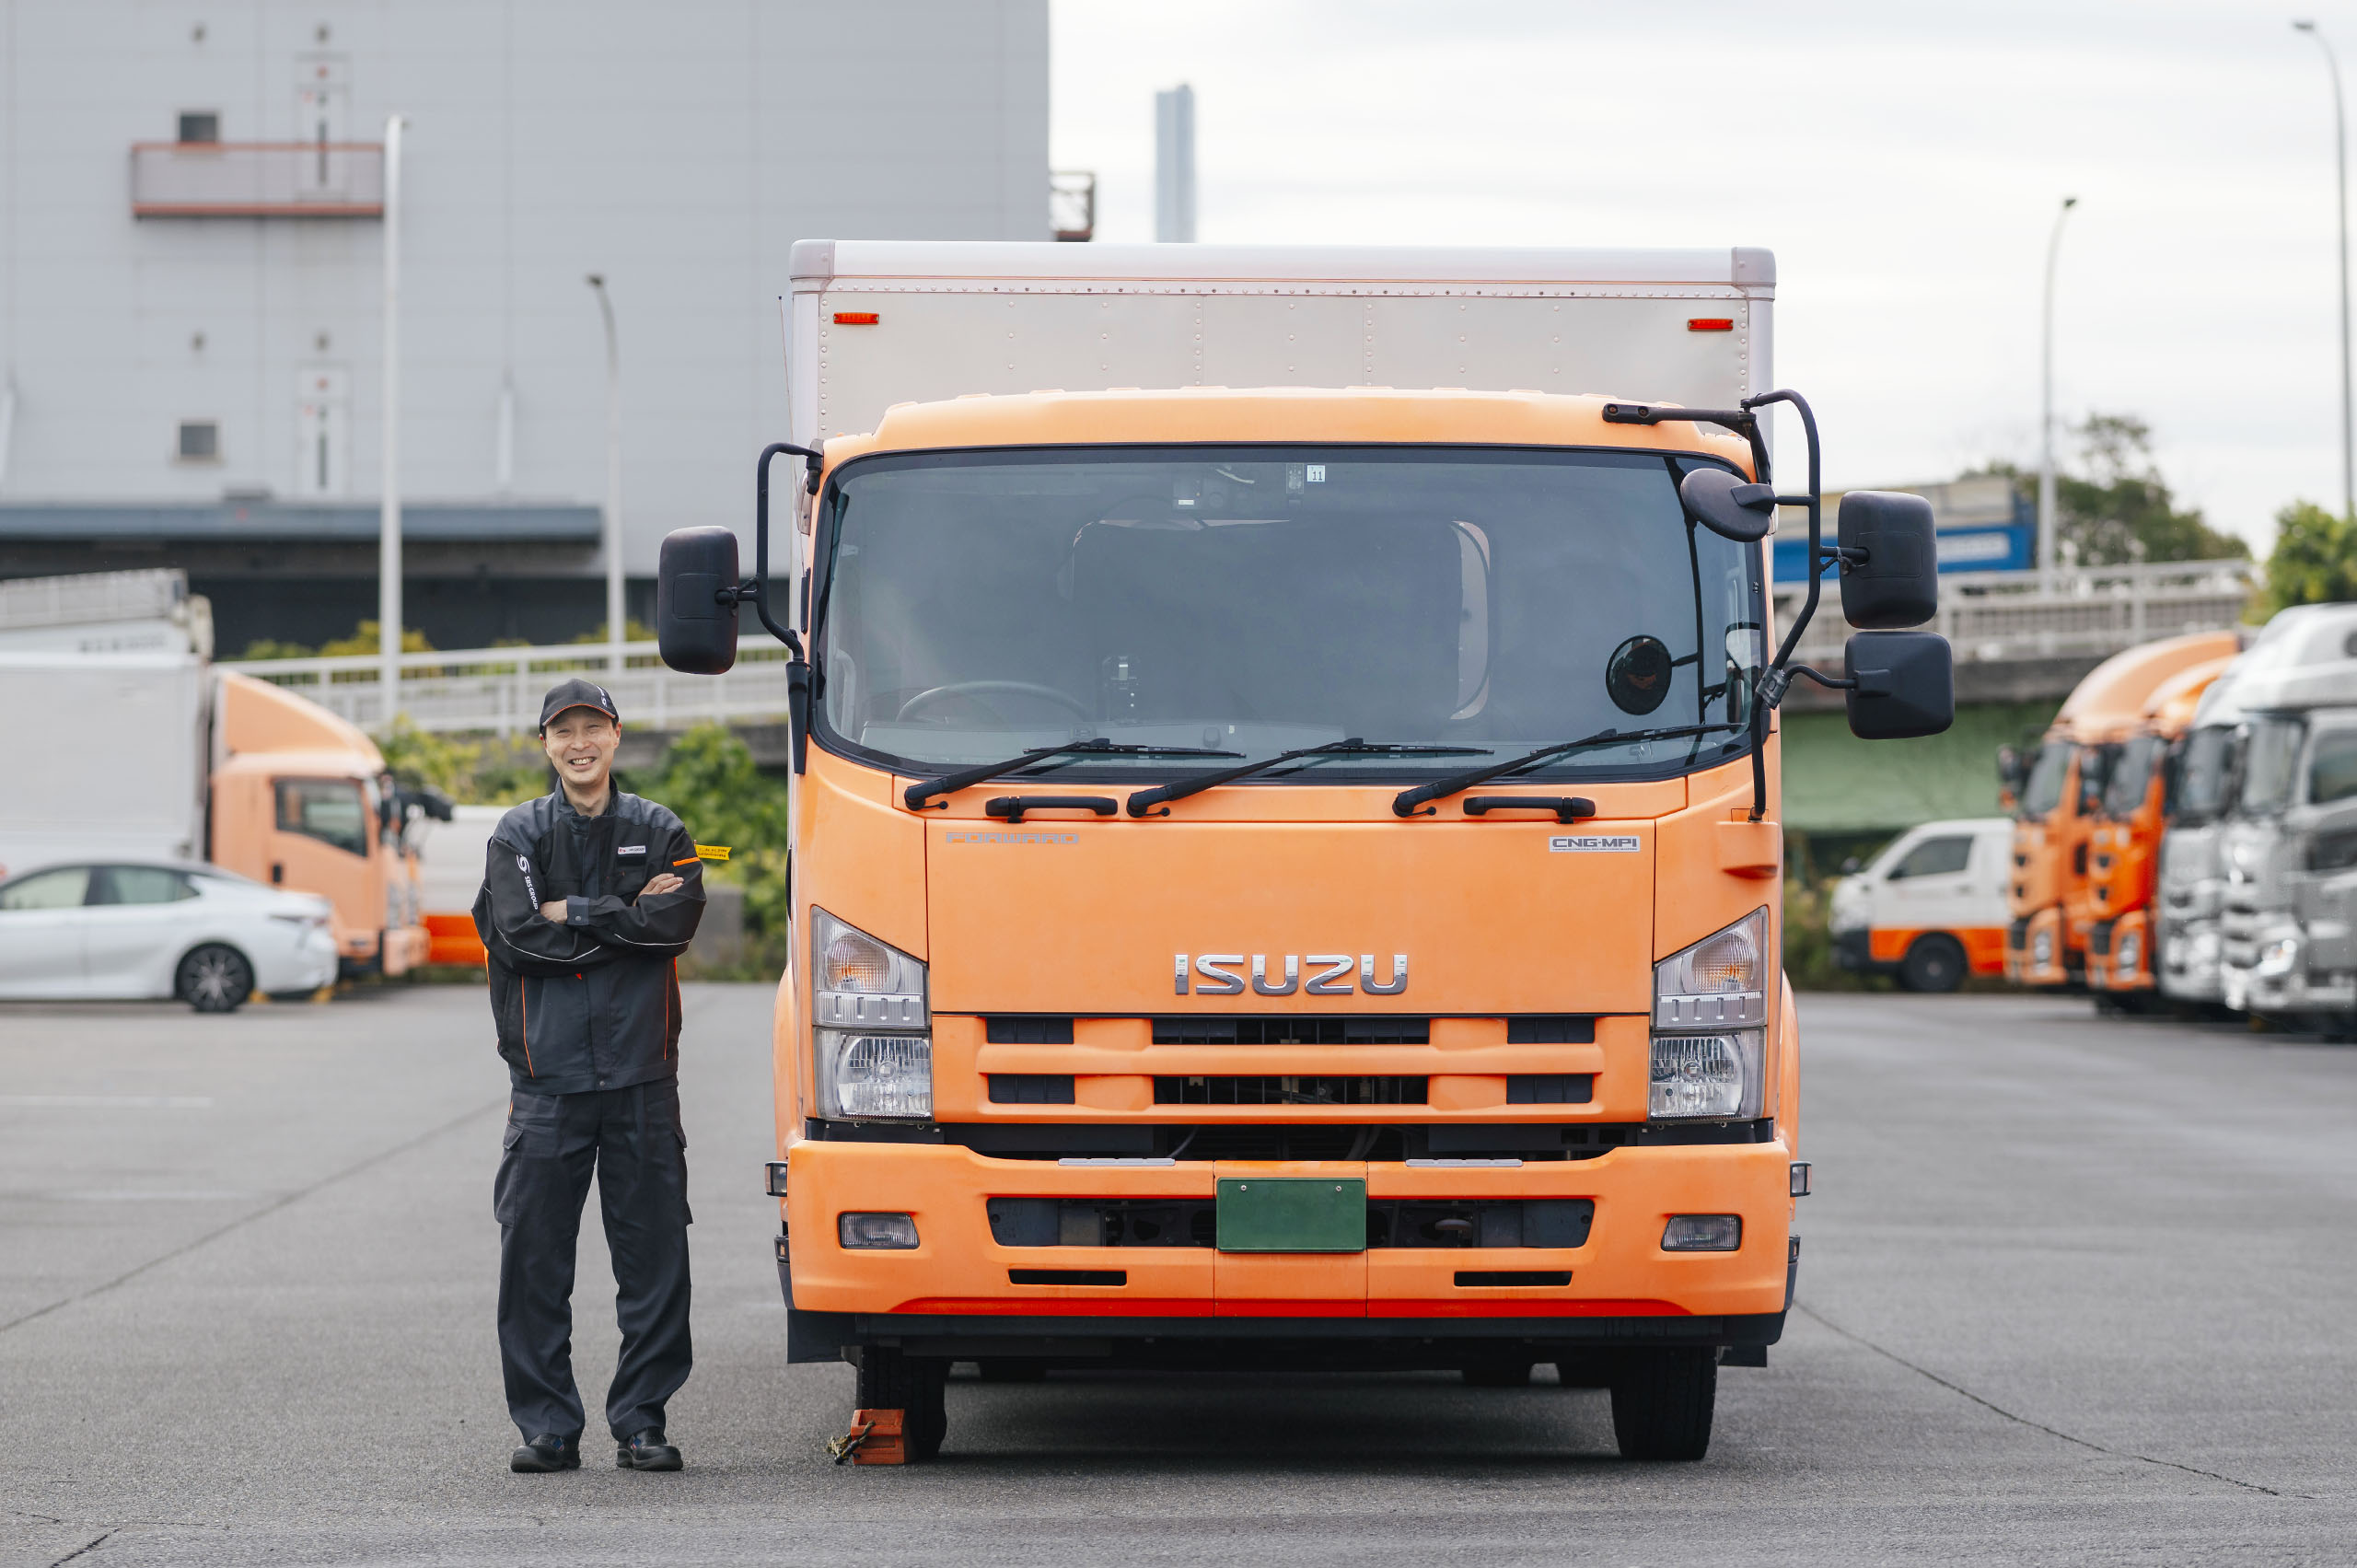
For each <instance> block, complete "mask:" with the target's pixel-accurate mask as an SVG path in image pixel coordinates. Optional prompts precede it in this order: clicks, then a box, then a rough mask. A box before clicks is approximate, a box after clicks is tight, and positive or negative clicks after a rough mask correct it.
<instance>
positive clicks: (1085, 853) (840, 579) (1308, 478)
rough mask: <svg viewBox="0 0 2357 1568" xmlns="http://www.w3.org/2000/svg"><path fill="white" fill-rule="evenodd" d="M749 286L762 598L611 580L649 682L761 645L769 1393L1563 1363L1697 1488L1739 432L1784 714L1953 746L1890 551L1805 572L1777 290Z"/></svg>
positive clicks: (1765, 699)
mask: <svg viewBox="0 0 2357 1568" xmlns="http://www.w3.org/2000/svg"><path fill="white" fill-rule="evenodd" d="M793 272H794V277H793V284H792V290H791V293H790V295H789V296H788V297H787V299H786V301H785V308H786V312H787V331H788V343H789V354H788V360H787V374H788V383H789V391H790V394H791V407H792V410H793V424H792V434H793V435H794V436H795V441H794V442H792V443H785V442H780V443H777V444H774V445H772V447H769V448H768V449H767V450H765V451H764V452H763V453H762V455H761V464H760V470H759V478H758V481H757V489H756V495H757V510H756V519H757V520H756V523H755V543H756V548H757V549H758V551H759V552H760V553H759V563H758V566H757V568H756V571H755V573H754V574H753V575H751V576H750V577H744V578H740V575H739V561H738V548H737V539H736V537H735V535H733V534H732V533H730V532H729V531H728V530H726V529H722V528H695V529H686V530H682V531H680V532H679V533H675V534H674V535H672V536H671V537H670V538H669V539H668V540H666V541H665V544H664V549H663V557H662V568H661V573H660V575H659V578H658V587H657V597H658V603H657V620H658V622H659V624H660V635H661V639H662V645H663V656H664V658H665V659H666V661H667V662H668V663H670V664H671V665H672V666H673V667H674V668H681V669H689V670H695V671H701V672H707V673H714V672H717V671H720V670H723V669H726V668H728V666H729V664H730V663H731V661H733V659H734V658H735V656H736V654H737V638H738V621H737V617H738V613H739V611H740V610H744V609H745V608H747V607H749V608H750V610H751V611H752V612H753V614H754V615H755V616H757V617H758V619H759V621H760V624H761V626H762V627H765V628H766V629H767V630H768V631H769V632H770V633H772V635H774V636H776V637H777V638H778V639H779V640H780V641H782V642H784V644H785V645H787V647H788V648H789V649H790V650H791V652H792V654H793V658H792V661H791V662H790V664H789V666H788V669H789V680H790V682H791V689H792V690H793V691H795V693H796V695H795V701H794V703H793V708H792V713H791V719H792V726H793V753H794V763H793V766H794V770H795V771H794V775H793V795H792V799H791V808H790V815H791V819H792V823H793V835H794V842H793V852H794V902H793V910H794V922H795V926H794V935H793V941H792V944H791V946H790V951H791V952H792V954H793V958H792V960H791V962H790V963H789V965H788V967H787V970H786V972H785V973H784V976H783V978H782V980H781V981H780V984H779V987H778V993H777V1007H776V1014H775V1020H774V1026H773V1034H772V1052H773V1056H772V1061H773V1065H774V1072H775V1081H776V1094H777V1105H776V1111H777V1119H776V1139H777V1142H776V1158H775V1160H774V1161H773V1162H772V1164H771V1165H770V1167H769V1172H768V1175H769V1190H770V1191H771V1192H772V1194H773V1195H774V1196H776V1197H777V1199H778V1200H779V1204H780V1219H781V1227H780V1230H779V1233H778V1236H777V1237H776V1249H777V1264H778V1272H779V1281H780V1285H781V1288H782V1290H783V1292H784V1298H785V1302H786V1306H787V1330H786V1345H787V1354H788V1357H789V1359H791V1360H795V1361H814V1360H815V1361H834V1360H838V1359H841V1360H848V1361H851V1362H853V1363H854V1364H855V1365H856V1366H857V1368H858V1375H857V1396H856V1402H857V1405H858V1406H859V1407H860V1408H862V1409H866V1410H892V1411H902V1412H904V1416H905V1423H904V1427H903V1432H904V1443H905V1452H906V1454H907V1457H908V1458H912V1459H924V1458H930V1457H931V1456H932V1455H933V1454H934V1453H935V1451H937V1450H938V1449H939V1447H940V1446H941V1445H942V1443H943V1441H944V1438H945V1435H946V1432H947V1424H948V1407H947V1402H946V1397H945V1379H946V1374H947V1369H948V1367H949V1365H950V1364H951V1363H952V1362H953V1361H959V1360H963V1361H978V1362H979V1363H980V1364H981V1367H982V1370H983V1373H984V1375H985V1376H1036V1375H1039V1373H1040V1372H1041V1371H1042V1370H1043V1369H1047V1370H1053V1369H1056V1368H1062V1367H1108V1366H1112V1367H1156V1368H1163V1369H1168V1370H1177V1371H1209V1370H1219V1369H1236V1368H1255V1367H1284V1368H1288V1369H1298V1368H1305V1367H1308V1368H1318V1367H1325V1368H1365V1367H1423V1368H1446V1369H1456V1370H1459V1371H1461V1372H1462V1373H1463V1374H1464V1375H1465V1376H1467V1378H1468V1379H1469V1380H1471V1381H1475V1382H1479V1383H1487V1384H1491V1385H1504V1384H1513V1383H1520V1382H1524V1381H1527V1379H1528V1377H1529V1376H1530V1374H1531V1370H1532V1368H1533V1367H1534V1365H1540V1364H1546V1363H1552V1364H1553V1365H1554V1366H1555V1367H1556V1368H1557V1370H1558V1373H1559V1375H1560V1376H1561V1377H1562V1380H1563V1382H1564V1383H1566V1384H1568V1385H1572V1386H1578V1387H1590V1388H1594V1387H1605V1388H1609V1390H1610V1393H1611V1400H1612V1411H1613V1422H1614V1429H1615V1432H1616V1434H1617V1437H1618V1440H1619V1443H1620V1449H1621V1451H1622V1452H1623V1453H1624V1454H1626V1455H1629V1456H1631V1457H1636V1458H1679V1459H1692V1458H1700V1457H1701V1455H1702V1453H1703V1451H1704V1449H1705V1447H1706V1446H1707V1445H1708V1442H1709V1437H1710V1429H1711V1421H1712V1410H1713V1392H1714V1389H1715V1387H1716V1377H1717V1368H1718V1367H1719V1365H1721V1364H1722V1362H1723V1361H1724V1362H1726V1363H1730V1364H1734V1365H1754V1366H1757V1365H1765V1363H1766V1354H1767V1351H1766V1347H1767V1346H1768V1345H1769V1344H1771V1342H1774V1341H1775V1340H1776V1339H1777V1337H1778V1335H1779V1333H1780V1332H1781V1330H1782V1325H1783V1322H1784V1315H1785V1312H1786V1310H1787V1308H1788V1307H1790V1305H1791V1301H1792V1288H1793V1280H1794V1271H1795V1269H1796V1267H1797V1262H1798V1253H1799V1243H1798V1239H1797V1237H1796V1235H1795V1234H1794V1226H1793V1218H1794V1200H1795V1198H1796V1197H1797V1196H1798V1195H1799V1194H1800V1193H1801V1192H1803V1191H1805V1187H1806V1176H1807V1167H1806V1166H1805V1164H1803V1163H1802V1162H1801V1161H1800V1159H1799V1146H1800V1145H1799V1136H1800V1062H1799V1026H1798V1022H1797V1018H1796V1015H1795V1012H1794V1004H1793V999H1792V996H1791V995H1790V993H1789V991H1788V988H1787V987H1786V986H1785V985H1784V983H1783V981H1782V976H1781V974H1780V972H1779V965H1778V962H1777V958H1776V955H1777V953H1778V950H1779V942H1780V940H1781V936H1782V902H1781V893H1782V877H1781V876H1780V872H1781V869H1782V829H1781V826H1780V824H1779V820H1778V802H1779V784H1778V762H1777V758H1778V746H1779V741H1778V738H1777V733H1776V726H1775V724H1774V722H1773V711H1774V706H1775V703H1776V702H1777V700H1778V699H1779V698H1781V696H1782V692H1783V691H1784V688H1785V686H1786V684H1787V683H1788V682H1789V680H1790V679H1792V678H1793V677H1794V674H1796V673H1798V672H1797V671H1796V670H1795V669H1794V668H1793V667H1791V666H1789V665H1788V664H1787V663H1786V662H1785V661H1786V660H1787V659H1788V658H1789V656H1790V653H1791V649H1792V647H1793V646H1794V643H1795V642H1796V639H1797V637H1798V634H1799V633H1800V630H1801V627H1802V625H1804V624H1805V621H1806V618H1807V614H1808V613H1809V612H1810V611H1813V610H1815V608H1816V603H1817V592H1816V591H1815V588H1814V587H1812V591H1811V593H1810V594H1809V596H1808V606H1807V610H1804V612H1803V614H1802V616H1801V617H1800V618H1799V621H1797V622H1796V623H1795V624H1794V625H1792V626H1789V627H1774V626H1771V624H1770V620H1769V615H1770V611H1769V600H1768V598H1767V594H1766V583H1765V580H1764V577H1763V560H1762V553H1763V545H1762V540H1763V537H1764V536H1765V535H1766V534H1767V532H1768V531H1769V529H1770V527H1771V522H1772V518H1773V516H1774V508H1775V506H1776V505H1777V504H1778V502H1779V500H1780V497H1779V495H1778V494H1777V488H1776V487H1774V486H1773V485H1771V483H1770V482H1769V481H1770V473H1769V470H1768V460H1767V459H1768V448H1767V444H1766V434H1767V433H1766V431H1765V430H1764V428H1763V424H1762V419H1761V414H1760V411H1763V410H1769V409H1773V408H1776V407H1779V406H1782V407H1786V408H1789V409H1790V410H1791V411H1792V412H1794V413H1796V414H1798V415H1799V419H1798V424H1799V425H1800V427H1801V428H1800V430H1799V431H1798V432H1796V433H1794V434H1796V435H1797V436H1800V437H1803V438H1805V455H1804V454H1795V458H1796V460H1795V461H1794V465H1793V466H1794V468H1795V469H1796V470H1799V471H1800V472H1802V473H1805V476H1806V484H1805V494H1797V495H1793V494H1788V495H1785V496H1783V497H1781V499H1782V501H1784V502H1785V503H1786V504H1789V505H1801V506H1805V508H1806V512H1807V515H1808V517H1809V529H1810V542H1811V545H1812V547H1813V548H1814V549H1815V552H1816V553H1815V557H1814V558H1815V559H1816V560H1817V563H1818V564H1819V570H1820V573H1822V572H1825V571H1829V570H1831V569H1833V568H1834V567H1835V566H1836V564H1837V563H1838V565H1839V569H1840V577H1841V589H1840V591H1841V603H1842V608H1843V610H1844V612H1845V614H1846V615H1847V616H1848V617H1849V619H1850V620H1851V621H1852V622H1853V623H1854V624H1858V625H1861V626H1864V627H1866V628H1869V630H1865V631H1862V632H1861V633H1859V634H1858V635H1856V636H1855V637H1853V638H1852V639H1851V642H1850V644H1849V648H1848V654H1847V658H1846V665H1845V671H1844V672H1823V673H1816V674H1815V678H1816V679H1821V680H1824V681H1826V682H1828V683H1831V684H1839V685H1843V686H1845V687H1846V688H1847V693H1848V696H1847V700H1848V703H1849V707H1850V714H1851V724H1852V728H1853V730H1855V731H1856V732H1857V733H1859V734H1861V735H1863V736H1866V737H1868V738H1883V737H1901V736H1909V735H1921V734H1930V733H1935V732H1937V731H1938V730H1940V729H1943V728H1945V726H1946V725H1947V723H1948V722H1949V718H1950V716H1951V713H1952V708H1953V689H1952V681H1951V668H1950V663H1949V654H1948V649H1947V645H1946V644H1945V641H1943V640H1942V639H1940V638H1939V637H1937V636H1935V635H1933V634H1931V633H1922V632H1912V631H1906V630H1899V629H1898V628H1904V627H1912V626H1917V625H1920V624H1922V621H1925V620H1928V619H1929V618H1930V617H1931V615H1932V614H1933V609H1934V594H1935V585H1936V579H1935V577H1934V576H1933V573H1934V571H1935V563H1934V555H1933V540H1932V531H1931V516H1930V509H1929V507H1928V505H1926V504H1925V503H1923V502H1922V500H1921V499H1920V498H1916V497H1912V496H1901V495H1877V494H1866V493H1852V494H1850V495H1848V496H1846V497H1845V498H1844V500H1843V502H1842V505H1841V509H1840V529H1839V542H1838V543H1836V542H1835V541H1834V540H1832V539H1829V538H1823V537H1822V536H1821V533H1820V524H1819V520H1818V516H1819V514H1818V506H1817V490H1818V485H1817V468H1818V452H1817V432H1816V428H1815V424H1814V421H1813V419H1812V418H1811V417H1810V416H1809V415H1808V413H1807V412H1806V405H1805V403H1804V402H1803V401H1801V400H1800V399H1799V398H1797V397H1796V396H1794V394H1792V393H1790V392H1785V391H1780V390H1775V389H1773V383H1772V382H1771V381H1769V380H1768V379H1767V375H1768V353H1769V348H1770V343H1771V336H1770V332H1769V330H1768V324H1769V323H1768V312H1769V301H1770V298H1771V295H1772V292H1773V282H1774V272H1773V264H1772V262H1771V260H1770V259H1769V258H1768V257H1767V256H1766V254H1765V253H1764V252H1759V251H1750V250H1733V251H1730V250H1714V251H1442V250H1404V251H1382V250H1248V249H1230V248H1223V247H1216V246H1202V245H1190V246H1127V247H1124V246H1095V245H1092V246H1085V247H1075V246H1056V245H1024V244H982V243H943V244H918V243H850V242H845V243H842V244H837V243H835V242H832V241H814V242H805V243H803V244H800V245H797V246H795V250H794V266H793ZM1035 387H1062V388H1064V389H1066V390H1063V391H1047V392H1033V391H1027V390H1026V389H1028V388H1035ZM1236 387H1242V388H1252V389H1250V390H1234V389H1231V388H1236ZM1418 387H1436V388H1437V389H1432V390H1411V388H1418ZM1468 387H1471V388H1476V389H1474V390H1467V389H1466V388H1468ZM1480 388H1496V389H1497V390H1480ZM1595 389H1605V390H1606V391H1611V390H1612V389H1646V390H1651V391H1655V392H1658V393H1659V394H1661V395H1662V396H1664V397H1674V398H1677V399H1678V400H1680V401H1679V402H1652V403H1647V402H1640V401H1633V400H1631V399H1629V398H1626V397H1622V396H1600V395H1595ZM969 394H971V395H969ZM780 456H784V457H787V458H789V459H800V462H799V463H798V464H795V465H792V466H790V467H787V469H786V473H787V475H788V476H789V477H784V478H781V479H779V480H778V481H776V482H775V485H774V488H775V491H776V493H777V494H779V495H780V496H781V498H784V497H789V496H790V497H791V505H793V510H794V522H793V526H792V533H791V540H792V544H793V549H794V556H793V559H792V561H791V562H790V563H788V564H787V565H786V566H785V568H784V571H782V572H781V573H780V575H779V576H778V578H777V580H776V582H775V583H774V584H772V579H771V574H770V566H769V555H770V543H771V540H770V529H769V510H770V506H771V495H772V478H771V475H772V460H773V459H776V458H778V457H780ZM1784 488H1785V489H1787V490H1792V489H1794V488H1798V487H1794V486H1792V485H1790V484H1788V485H1786V486H1785V487H1784ZM1813 673H1814V672H1813Z"/></svg>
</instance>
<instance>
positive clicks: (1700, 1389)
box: [1612, 1345, 1719, 1459]
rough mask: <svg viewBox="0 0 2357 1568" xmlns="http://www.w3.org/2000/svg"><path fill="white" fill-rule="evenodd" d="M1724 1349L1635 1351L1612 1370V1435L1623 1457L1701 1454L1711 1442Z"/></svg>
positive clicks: (1674, 1457)
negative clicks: (1714, 1408)
mask: <svg viewBox="0 0 2357 1568" xmlns="http://www.w3.org/2000/svg"><path fill="white" fill-rule="evenodd" d="M1718 1388H1719V1353H1718V1352H1717V1351H1716V1350H1714V1349H1712V1348H1710V1347H1708V1346H1703V1347H1701V1348H1693V1347H1689V1346H1684V1345H1681V1346H1678V1348H1676V1349H1674V1350H1643V1351H1631V1352H1629V1353H1627V1354H1626V1356H1625V1357H1624V1358H1623V1359H1622V1360H1621V1363H1620V1365H1619V1366H1618V1367H1617V1368H1615V1369H1614V1371H1613V1374H1612V1435H1613V1436H1614V1437H1615V1438H1616V1439H1618V1440H1619V1442H1620V1457H1621V1458H1624V1459H1699V1458H1701V1457H1702V1456H1703V1455H1704V1454H1706V1453H1708V1452H1709V1451H1710V1447H1711V1410H1712V1406H1713V1403H1714V1402H1715V1400H1716V1399H1717V1396H1718Z"/></svg>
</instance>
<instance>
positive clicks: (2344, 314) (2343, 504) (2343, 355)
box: [2292, 22, 2357, 517]
mask: <svg viewBox="0 0 2357 1568" xmlns="http://www.w3.org/2000/svg"><path fill="white" fill-rule="evenodd" d="M2292 26H2293V29H2295V30H2297V31H2300V32H2304V33H2306V34H2307V35H2308V36H2309V37H2310V38H2312V39H2315V40H2316V47H2317V48H2318V49H2321V50H2323V51H2324V64H2325V68H2326V70H2328V72H2330V73H2331V75H2332V157H2333V186H2334V189H2335V190H2336V191H2337V192H2339V193H2340V515H2341V516H2342V517H2357V463H2352V459H2351V456H2350V451H2349V427H2350V419H2351V412H2350V407H2349V401H2350V399H2349V132H2348V128H2347V126H2346V124H2345V122H2343V120H2342V118H2341V111H2340V61H2339V60H2338V59H2336V58H2335V57H2334V55H2333V52H2332V45H2331V44H2330V43H2328V42H2327V41H2326V40H2325V36H2324V33H2323V32H2322V31H2321V30H2320V29H2318V28H2317V27H2316V23H2314V22H2293V24H2292Z"/></svg>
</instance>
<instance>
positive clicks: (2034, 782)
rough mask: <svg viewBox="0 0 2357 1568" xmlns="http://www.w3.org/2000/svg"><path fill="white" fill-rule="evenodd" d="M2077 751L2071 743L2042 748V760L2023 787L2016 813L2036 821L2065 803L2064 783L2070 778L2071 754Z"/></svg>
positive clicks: (2033, 766)
mask: <svg viewBox="0 0 2357 1568" xmlns="http://www.w3.org/2000/svg"><path fill="white" fill-rule="evenodd" d="M2075 749H2076V748H2074V747H2073V746H2072V744H2071V743H2070V742H2069V741H2067V740H2049V741H2048V742H2047V743H2046V744H2045V745H2043V746H2041V747H2039V748H2038V761H2036V762H2033V763H2032V764H2030V770H2029V782H2028V783H2026V784H2023V785H2022V796H2021V803H2020V805H2019V806H2018V807H2016V811H2015V814H2016V815H2017V816H2019V817H2021V818H2022V819H2023V820H2025V821H2030V822H2035V821H2037V820H2038V819H2039V818H2041V817H2044V816H2045V815H2046V814H2047V813H2048V812H2049V811H2051V810H2053V809H2054V808H2055V807H2057V806H2060V805H2061V804H2062V782H2063V780H2064V779H2065V778H2067V777H2068V776H2069V775H2070V772H2071V753H2072V752H2073V750H2075Z"/></svg>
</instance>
